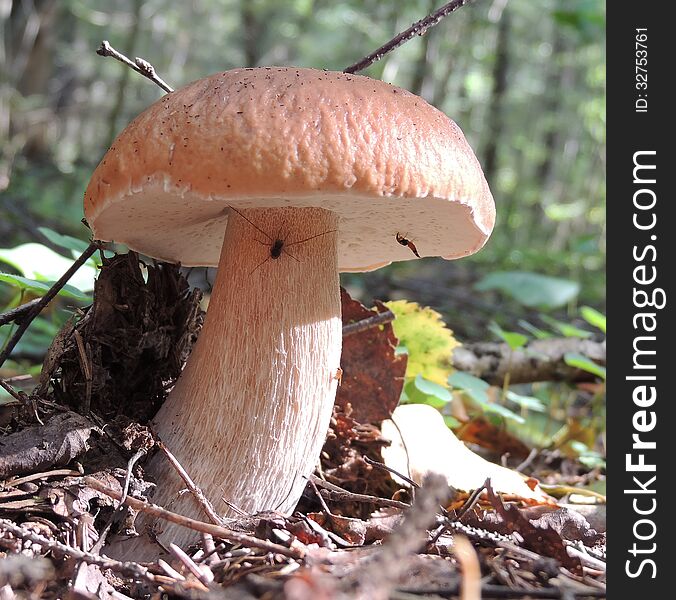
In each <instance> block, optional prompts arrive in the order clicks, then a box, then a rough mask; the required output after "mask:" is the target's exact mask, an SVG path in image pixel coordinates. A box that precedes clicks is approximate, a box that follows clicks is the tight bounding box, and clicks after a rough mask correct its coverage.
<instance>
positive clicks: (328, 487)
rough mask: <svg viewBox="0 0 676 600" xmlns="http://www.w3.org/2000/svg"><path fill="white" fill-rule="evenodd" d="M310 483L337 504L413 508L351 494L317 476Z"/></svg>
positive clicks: (312, 476)
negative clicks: (351, 503) (348, 503)
mask: <svg viewBox="0 0 676 600" xmlns="http://www.w3.org/2000/svg"><path fill="white" fill-rule="evenodd" d="M310 481H311V482H312V483H314V484H315V485H316V486H318V487H320V488H323V489H322V490H321V495H322V497H324V498H326V499H327V500H333V501H336V502H364V503H369V504H375V505H376V506H389V507H392V508H401V509H407V508H411V505H410V504H406V503H405V502H399V501H398V500H389V499H387V498H378V497H377V496H369V495H367V494H355V493H353V492H349V491H348V490H345V489H343V488H341V487H339V486H337V485H334V484H332V483H330V482H328V481H324V480H323V479H320V478H319V477H317V476H316V475H310Z"/></svg>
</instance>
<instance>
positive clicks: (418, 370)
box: [387, 300, 458, 385]
mask: <svg viewBox="0 0 676 600" xmlns="http://www.w3.org/2000/svg"><path fill="white" fill-rule="evenodd" d="M387 307H388V308H389V309H390V310H391V311H392V312H393V313H394V314H395V316H396V319H395V320H394V323H393V327H394V333H395V335H396V336H397V337H398V338H399V345H400V347H403V348H405V349H406V352H407V353H408V366H407V368H406V379H407V380H409V379H414V378H415V377H416V376H417V375H422V376H423V377H424V378H425V379H427V380H429V381H432V382H435V383H437V384H439V385H444V384H445V383H446V380H447V378H448V376H449V374H450V373H451V370H452V368H451V362H450V360H451V355H452V353H453V349H454V348H455V347H456V346H458V342H457V341H456V339H455V338H454V337H453V332H452V331H451V330H450V329H448V328H447V327H446V325H445V324H444V322H443V320H442V318H441V315H440V314H439V313H438V312H436V311H435V310H432V309H431V308H427V307H421V306H420V305H419V304H417V303H415V302H408V301H406V300H395V301H392V302H387Z"/></svg>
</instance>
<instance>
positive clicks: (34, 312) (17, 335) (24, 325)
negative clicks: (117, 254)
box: [0, 242, 99, 367]
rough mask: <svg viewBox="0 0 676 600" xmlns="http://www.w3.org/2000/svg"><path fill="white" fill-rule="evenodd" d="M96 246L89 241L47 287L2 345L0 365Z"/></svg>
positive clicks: (96, 248)
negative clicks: (68, 266) (81, 251)
mask: <svg viewBox="0 0 676 600" xmlns="http://www.w3.org/2000/svg"><path fill="white" fill-rule="evenodd" d="M98 248H99V243H98V242H91V243H90V244H89V246H87V249H86V250H85V251H84V252H83V253H82V254H81V255H80V257H79V258H78V259H77V260H76V261H75V262H74V263H73V264H72V265H71V266H70V268H69V269H68V270H67V271H66V272H65V273H64V274H63V275H62V276H61V278H60V279H59V280H58V281H57V282H56V283H54V285H52V287H51V288H49V291H48V292H47V293H46V294H45V295H44V296H43V297H42V298H40V301H39V302H37V303H36V304H35V306H33V308H32V309H31V311H30V312H29V313H28V314H27V315H26V316H25V317H24V318H23V320H22V321H21V323H20V324H19V327H18V328H17V330H16V331H15V332H14V335H13V336H12V338H11V339H10V340H9V342H7V345H6V346H5V347H4V349H3V350H2V352H0V367H1V366H2V364H3V363H4V362H5V360H6V359H7V357H8V356H9V355H10V354H11V353H12V350H14V346H16V345H17V343H18V342H19V340H20V339H21V337H22V336H23V334H24V333H25V332H26V329H28V326H29V325H30V324H31V323H32V322H33V319H35V317H37V316H38V315H39V314H40V313H41V312H42V309H43V308H45V306H47V305H48V304H49V303H50V302H51V301H52V299H53V298H54V297H55V296H56V295H57V294H58V293H59V291H61V288H62V287H63V286H64V285H66V283H67V282H68V280H69V279H70V278H71V277H72V276H73V275H74V274H75V272H76V271H77V270H78V269H79V268H80V267H81V266H82V265H83V264H85V263H86V262H87V260H89V258H90V257H91V256H92V254H94V252H96V250H98Z"/></svg>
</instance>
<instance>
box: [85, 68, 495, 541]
mask: <svg viewBox="0 0 676 600" xmlns="http://www.w3.org/2000/svg"><path fill="white" fill-rule="evenodd" d="M84 206H85V216H86V218H87V221H88V222H89V224H90V226H91V227H92V230H93V232H94V237H95V238H96V239H99V240H107V241H110V240H114V241H116V242H121V243H124V244H126V245H127V246H129V247H130V248H131V249H133V250H137V251H139V252H141V253H143V254H146V255H149V256H152V257H155V258H158V259H161V260H164V261H169V262H176V263H179V262H180V263H181V264H182V265H184V266H196V265H202V266H205V265H208V266H218V275H217V277H216V281H215V284H214V286H213V290H212V294H211V300H210V304H209V308H208V311H207V316H206V320H205V323H204V327H203V329H202V332H201V334H200V336H199V339H198V341H197V343H196V346H195V348H194V350H193V352H192V354H191V356H190V358H189V360H188V363H187V365H186V367H185V369H184V371H183V373H182V375H181V377H180V378H179V380H178V382H177V383H176V385H175V387H174V389H173V390H172V391H171V393H170V394H169V396H168V398H167V400H166V401H165V403H164V405H163V406H162V408H161V409H160V411H159V412H158V414H157V415H156V417H155V418H154V420H153V422H152V426H153V427H154V429H155V430H156V432H157V433H158V434H159V436H160V437H161V439H162V440H163V441H164V442H165V444H166V445H167V447H168V448H169V449H170V450H171V452H172V453H173V454H174V455H175V456H176V457H177V458H178V460H179V462H180V463H181V464H182V466H183V467H184V468H185V470H186V471H187V472H188V473H189V474H190V476H191V477H192V479H193V480H194V481H195V483H196V484H197V485H198V486H199V487H200V488H201V489H202V491H203V492H204V493H205V495H206V496H207V498H209V499H210V500H211V502H212V503H213V504H214V506H215V507H216V510H217V511H218V512H219V513H221V514H224V515H233V512H232V510H231V508H229V506H234V507H237V508H239V509H240V510H242V511H244V512H246V513H255V512H259V511H264V510H276V511H280V512H283V513H289V512H290V511H292V510H293V508H294V506H295V505H296V503H297V501H298V499H299V498H300V495H301V493H302V491H303V488H304V487H305V484H306V477H307V476H309V475H310V473H311V472H312V470H313V469H314V467H315V466H316V463H317V461H318V460H319V453H320V450H321V447H322V444H323V442H324V437H325V435H326V431H327V429H328V425H329V420H330V417H331V411H332V406H333V402H334V398H335V392H336V385H337V379H338V377H339V365H340V351H341V319H340V293H339V281H338V273H339V271H368V270H372V269H377V268H379V267H381V266H384V265H387V264H389V263H391V262H392V261H400V260H411V259H413V260H417V258H416V256H415V255H414V254H413V252H412V250H411V248H410V247H408V245H407V244H403V243H402V242H401V241H400V240H402V239H404V240H406V241H407V242H408V241H410V242H411V243H414V244H415V246H414V248H416V249H417V250H416V252H417V253H419V254H420V256H422V257H425V256H443V257H444V258H449V259H450V258H458V257H462V256H466V255H468V254H471V253H473V252H475V251H476V250H478V249H479V248H481V246H482V245H483V244H484V243H485V241H486V239H487V238H488V236H489V234H490V232H491V230H492V227H493V222H494V218H495V209H494V203H493V198H492V196H491V193H490V191H489V189H488V185H487V183H486V181H485V178H484V176H483V173H482V171H481V167H480V166H479V163H478V161H477V159H476V157H475V156H474V153H473V152H472V150H471V148H470V147H469V145H468V144H467V142H466V140H465V138H464V136H463V134H462V132H461V131H460V129H459V127H458V126H457V125H456V124H455V123H454V122H453V121H451V120H450V119H449V118H448V117H446V116H445V115H444V114H443V113H441V112H440V111H438V110H437V109H436V108H433V107H432V106H430V105H429V104H427V103H426V102H425V101H424V100H422V99H421V98H419V97H417V96H415V95H414V94H411V93H409V92H407V91H405V90H403V89H400V88H397V87H394V86H392V85H390V84H387V83H384V82H381V81H377V80H373V79H370V78H368V77H362V76H358V75H349V74H344V73H335V72H328V71H320V70H314V69H301V68H276V67H274V68H273V67H265V68H255V69H235V70H232V71H227V72H224V73H218V74H216V75H212V76H210V77H206V78H204V79H200V80H198V81H195V82H193V83H191V84H189V85H187V86H186V87H184V88H182V89H180V90H178V91H176V92H173V93H171V94H168V95H166V96H165V97H163V98H162V99H161V100H159V101H158V102H156V103H155V104H153V105H152V106H151V107H149V108H148V109H147V110H146V111H145V112H143V113H142V114H141V115H139V116H138V117H137V118H136V119H135V120H134V121H133V122H132V123H131V124H130V125H128V126H127V128H126V129H125V130H124V131H123V132H122V133H121V134H120V135H119V136H118V138H117V139H116V140H115V141H114V143H113V145H112V147H111V148H110V149H109V151H108V152H107V154H106V155H105V156H104V158H103V160H102V161H101V163H100V164H99V166H98V167H97V169H96V171H95V172H94V174H93V176H92V179H91V181H90V183H89V185H88V187H87V190H86V193H85V200H84ZM147 470H148V471H149V473H150V474H151V475H152V476H154V478H155V479H156V481H157V482H158V485H157V490H156V493H155V496H154V497H153V501H154V502H156V503H158V504H162V505H165V506H167V507H170V508H171V509H172V510H174V511H177V512H180V513H182V514H185V515H187V516H195V517H201V516H202V514H201V510H200V507H199V506H198V504H197V503H196V501H195V500H194V498H192V497H191V495H190V494H183V495H181V496H179V494H178V493H179V491H180V490H181V489H182V488H183V487H184V485H183V482H182V481H181V479H180V478H179V477H178V475H177V474H176V473H175V472H174V469H173V467H172V466H171V465H170V464H169V463H168V461H167V460H166V458H164V457H163V456H161V455H159V454H158V455H156V456H155V457H154V458H152V459H151V460H150V462H149V465H148V468H147ZM223 500H226V501H227V502H225V503H224V502H223ZM163 528H164V530H163V532H162V534H161V535H160V539H161V540H165V541H174V542H176V543H179V544H183V543H186V542H187V541H188V540H189V539H190V536H189V532H187V530H182V529H180V528H178V527H176V526H173V525H167V524H163Z"/></svg>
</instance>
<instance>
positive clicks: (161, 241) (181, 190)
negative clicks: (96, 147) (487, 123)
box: [84, 67, 495, 271]
mask: <svg viewBox="0 0 676 600" xmlns="http://www.w3.org/2000/svg"><path fill="white" fill-rule="evenodd" d="M229 206H232V207H234V208H237V209H238V210H242V209H247V208H262V207H266V208H272V207H289V208H293V207H310V206H312V207H320V208H325V209H327V210H332V211H335V212H336V213H338V215H339V231H338V266H339V269H340V270H342V271H367V270H371V269H376V268H378V267H381V266H384V265H386V264H389V263H390V262H392V261H398V260H409V259H411V258H414V255H413V253H412V252H411V249H410V248H407V247H405V246H403V245H402V244H400V243H398V242H397V239H396V238H397V234H400V235H402V236H405V237H406V238H407V239H408V240H411V241H412V242H414V243H415V245H416V247H417V250H418V252H419V253H420V255H421V256H442V257H444V258H448V259H451V258H459V257H462V256H466V255H468V254H472V253H473V252H475V251H477V250H478V249H479V248H481V246H483V244H484V243H485V242H486V240H487V238H488V236H489V235H490V232H491V230H492V228H493V224H494V221H495V205H494V202H493V197H492V196H491V192H490V190H489V188H488V184H487V183H486V180H485V178H484V175H483V172H482V170H481V167H480V165H479V163H478V161H477V159H476V157H475V155H474V153H473V152H472V149H471V148H470V147H469V145H468V143H467V141H466V140H465V137H464V135H463V133H462V131H461V130H460V128H459V127H458V126H457V125H456V124H455V123H454V122H453V121H452V120H451V119H449V118H448V117H447V116H446V115H444V114H443V113H442V112H440V111H439V110H437V109H436V108H434V107H432V106H430V105H429V104H428V103H427V102H425V101H424V100H423V99H422V98H420V97H418V96H416V95H414V94H411V93H410V92H408V91H406V90H403V89H401V88H397V87H395V86H393V85H390V84H388V83H384V82H382V81H378V80H375V79H371V78H368V77H363V76H360V75H351V74H345V73H337V72H331V71H320V70H316V69H304V68H287V67H259V68H255V69H234V70H232V71H226V72H224V73H217V74H215V75H211V76H209V77H205V78H204V79H200V80H198V81H195V82H193V83H191V84H189V85H187V86H185V87H184V88H182V89H180V90H178V91H175V92H172V93H170V94H167V95H166V96H164V97H163V98H162V99H160V100H159V101H158V102H156V103H155V104H153V105H152V106H150V107H149V108H148V109H147V110H145V111H144V112H143V113H141V114H140V115H139V116H138V117H136V119H134V120H133V121H132V122H131V123H130V124H129V125H128V126H127V127H126V129H125V130H124V131H123V132H122V133H121V134H120V135H119V136H118V137H117V139H116V140H115V141H114V142H113V145H112V146H111V148H110V149H109V150H108V152H107V153H106V155H105V156H104V157H103V160H102V161H101V163H100V164H99V165H98V167H97V168H96V170H95V171H94V174H93V176H92V178H91V181H90V182H89V185H88V187H87V190H86V192H85V199H84V209H85V217H86V218H87V221H88V222H89V224H90V226H91V227H92V230H93V232H94V237H95V238H96V239H100V240H107V241H116V242H121V243H124V244H126V245H128V246H129V247H130V248H131V249H133V250H136V251H139V252H141V253H143V254H146V255H149V256H153V257H155V258H159V259H162V260H165V261H169V262H180V263H182V264H183V265H186V266H197V265H205V266H206V265H208V266H215V265H217V264H218V260H219V255H220V249H221V244H222V241H223V237H224V234H225V226H226V223H227V219H228V213H229V212H230V211H229V210H228V207H229ZM288 218H289V219H290V218H292V217H291V215H289V217H288ZM283 230H284V222H283V221H282V222H281V223H280V231H274V232H269V236H270V238H271V243H272V242H273V241H274V239H276V236H283ZM317 233H321V232H314V231H308V232H307V235H308V237H310V236H311V235H315V234H317ZM258 235H259V236H260V234H258ZM284 241H286V242H287V243H288V242H292V241H296V240H284Z"/></svg>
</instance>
